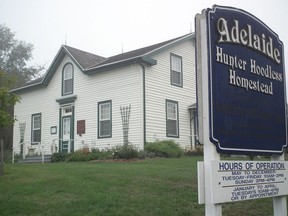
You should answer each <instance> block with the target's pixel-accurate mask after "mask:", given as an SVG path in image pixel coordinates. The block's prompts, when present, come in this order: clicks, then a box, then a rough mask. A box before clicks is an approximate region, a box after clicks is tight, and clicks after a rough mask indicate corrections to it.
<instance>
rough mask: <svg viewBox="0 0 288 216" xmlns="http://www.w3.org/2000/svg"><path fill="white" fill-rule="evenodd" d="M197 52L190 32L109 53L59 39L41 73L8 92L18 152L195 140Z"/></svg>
mask: <svg viewBox="0 0 288 216" xmlns="http://www.w3.org/2000/svg"><path fill="white" fill-rule="evenodd" d="M194 55H195V40H194V34H187V35H184V36H181V37H178V38H174V39H172V40H169V41H165V42H162V43H158V44H155V45H152V46H148V47H144V48H141V49H137V50H133V51H130V52H127V53H122V54H119V55H115V56H112V57H109V58H104V57H101V56H98V55H94V54H91V53H87V52H84V51H81V50H78V49H75V48H72V47H69V46H65V45H63V46H62V47H61V48H60V50H59V51H58V53H57V54H56V56H55V58H54V60H53V62H52V64H51V66H50V67H49V69H48V70H47V73H46V74H45V75H44V77H43V78H41V79H38V80H34V81H32V82H30V83H28V84H27V85H25V86H22V87H19V88H17V89H14V90H13V92H14V93H16V94H18V95H19V96H20V97H21V103H18V104H16V105H15V111H14V114H15V117H16V118H17V122H16V123H15V125H14V137H13V147H14V150H15V152H16V153H19V152H20V149H21V148H22V149H23V146H24V152H25V153H26V154H27V153H28V149H36V151H37V150H38V151H40V150H41V149H40V148H44V149H45V151H51V149H53V151H55V150H57V151H60V152H68V151H75V150H78V149H81V148H83V147H89V148H109V147H113V146H117V145H122V144H123V142H124V143H125V142H129V143H131V144H133V145H135V146H137V147H139V148H140V149H143V147H144V143H145V142H152V141H155V140H166V139H172V140H175V142H176V143H179V145H181V146H182V147H183V148H187V147H191V146H194V145H195V123H194V119H195V116H194V113H195V112H194V111H195V103H196V82H195V56H194ZM124 109H125V110H124ZM121 111H122V112H121ZM124 115H125V116H124ZM128 117H129V118H128ZM127 120H129V121H128V122H127ZM127 123H129V125H128V124H127ZM128 127H129V128H128ZM123 130H124V132H123Z"/></svg>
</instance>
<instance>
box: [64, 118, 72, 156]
mask: <svg viewBox="0 0 288 216" xmlns="http://www.w3.org/2000/svg"><path fill="white" fill-rule="evenodd" d="M70 132H71V116H65V117H63V118H62V153H68V152H70V151H71V135H70Z"/></svg>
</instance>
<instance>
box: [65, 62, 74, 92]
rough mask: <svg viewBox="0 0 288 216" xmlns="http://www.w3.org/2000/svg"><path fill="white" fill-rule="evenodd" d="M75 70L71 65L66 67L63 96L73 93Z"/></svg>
mask: <svg viewBox="0 0 288 216" xmlns="http://www.w3.org/2000/svg"><path fill="white" fill-rule="evenodd" d="M73 76H74V68H73V65H72V64H71V63H68V64H66V65H65V66H64V69H63V75H62V95H67V94H72V93H73Z"/></svg>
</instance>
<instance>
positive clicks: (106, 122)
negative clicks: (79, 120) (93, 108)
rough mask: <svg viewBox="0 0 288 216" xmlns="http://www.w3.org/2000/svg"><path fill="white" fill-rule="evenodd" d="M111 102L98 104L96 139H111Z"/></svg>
mask: <svg viewBox="0 0 288 216" xmlns="http://www.w3.org/2000/svg"><path fill="white" fill-rule="evenodd" d="M111 107H112V102H111V101H104V102H99V103H98V138H106V137H112V112H111V110H112V108H111Z"/></svg>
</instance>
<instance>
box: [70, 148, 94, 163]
mask: <svg viewBox="0 0 288 216" xmlns="http://www.w3.org/2000/svg"><path fill="white" fill-rule="evenodd" d="M88 160H89V154H87V153H86V152H85V151H82V150H78V151H75V152H74V153H73V154H71V155H70V156H69V157H68V158H67V160H66V161H75V162H76V161H88Z"/></svg>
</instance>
